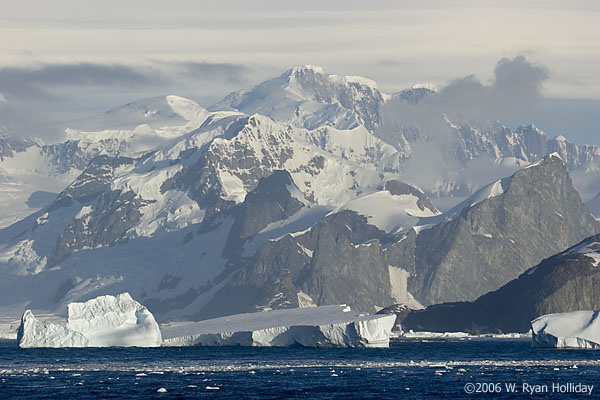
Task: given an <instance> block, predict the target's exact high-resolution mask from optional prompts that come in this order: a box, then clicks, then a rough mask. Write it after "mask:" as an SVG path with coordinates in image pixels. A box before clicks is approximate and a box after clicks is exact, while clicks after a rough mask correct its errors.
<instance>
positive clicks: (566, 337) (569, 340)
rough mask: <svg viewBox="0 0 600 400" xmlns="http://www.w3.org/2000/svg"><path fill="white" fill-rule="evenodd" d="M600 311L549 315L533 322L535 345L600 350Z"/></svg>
mask: <svg viewBox="0 0 600 400" xmlns="http://www.w3.org/2000/svg"><path fill="white" fill-rule="evenodd" d="M599 314H600V311H572V312H566V313H557V314H547V315H542V316H541V317H539V318H536V319H535V320H533V321H531V330H532V339H533V345H534V346H536V347H556V348H575V349H600V318H598V316H599Z"/></svg>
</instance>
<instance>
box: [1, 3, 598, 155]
mask: <svg viewBox="0 0 600 400" xmlns="http://www.w3.org/2000/svg"><path fill="white" fill-rule="evenodd" d="M598 21H600V3H599V2H597V1H578V0H572V1H553V0H546V1H528V2H523V1H513V0H505V1H493V0H491V1H481V0H480V1H474V0H469V1H468V0H457V1H431V0H421V1H404V0H399V1H377V0H374V1H368V2H365V1H354V0H344V1H341V0H330V1H322V0H320V1H312V0H309V1H296V2H288V1H280V0H277V1H275V0H269V1H265V0H255V1H220V2H212V1H211V2H207V1H196V0H170V1H164V0H162V1H155V0H146V1H139V0H128V1H122V0H120V1H115V0H103V1H96V0H90V1H81V0H54V1H52V2H50V1H47V0H21V1H19V2H7V3H6V4H3V10H2V13H1V14H0V37H1V38H2V41H1V43H0V103H3V104H5V105H4V108H5V111H4V112H3V111H1V110H0V118H3V117H6V118H8V117H7V115H9V114H10V115H25V118H27V119H31V118H28V117H27V115H35V116H36V118H39V120H40V121H41V120H43V119H44V118H49V119H51V120H55V121H56V120H67V119H74V118H79V117H82V116H85V115H92V114H98V113H101V112H104V111H106V110H108V109H110V108H114V107H117V106H119V105H121V104H125V103H127V102H130V101H134V100H137V99H140V98H144V97H152V96H158V95H165V94H178V95H181V96H185V97H190V98H193V99H195V100H197V101H198V102H200V104H202V105H204V106H209V105H211V104H212V103H214V102H216V101H217V100H218V99H220V98H221V97H223V96H224V95H226V94H227V93H229V92H231V91H233V90H236V89H240V88H244V87H250V86H252V85H254V84H257V83H259V82H261V81H263V80H265V79H268V78H271V77H274V76H276V75H278V74H280V73H281V72H283V71H284V70H286V69H288V68H290V67H292V66H295V65H301V64H315V65H320V66H322V67H323V68H324V69H325V71H326V72H328V73H335V74H339V75H360V76H365V77H368V78H371V79H373V80H375V81H376V82H377V83H378V85H379V87H380V89H381V90H383V91H384V92H387V93H393V92H395V91H398V90H401V89H404V88H406V87H409V86H411V85H412V84H415V83H424V82H427V83H434V84H436V85H438V86H439V87H444V86H447V85H451V84H453V83H455V82H457V81H459V82H464V79H466V78H468V77H472V78H471V79H474V80H476V81H478V82H481V83H482V84H483V85H491V86H493V85H494V83H493V82H494V79H496V75H495V74H496V68H497V65H498V63H499V61H500V60H503V59H509V60H512V59H515V58H516V57H520V56H522V57H524V58H525V59H526V60H527V62H528V63H530V64H531V65H533V66H534V67H536V68H537V67H539V68H540V69H543V70H544V71H546V76H545V78H544V79H543V81H542V82H541V85H540V88H539V90H540V94H541V95H540V98H539V101H538V102H537V103H536V104H535V105H534V106H532V107H531V108H528V109H527V110H513V112H511V114H510V115H502V117H503V118H504V119H505V120H506V122H507V123H510V124H513V125H517V124H519V123H529V122H533V123H535V124H536V125H537V126H538V127H540V128H541V129H543V130H545V131H547V132H548V133H549V134H550V135H551V136H554V135H555V134H563V135H565V136H567V137H568V138H569V139H571V140H573V141H575V142H576V143H595V144H600V125H599V122H600V108H599V106H600V74H598V73H597V71H599V70H600V24H598V23H597V22H598ZM7 105H10V107H12V108H11V110H10V112H7V111H6V109H7V107H8V106H7ZM27 129H31V124H30V125H29V127H28V128H27Z"/></svg>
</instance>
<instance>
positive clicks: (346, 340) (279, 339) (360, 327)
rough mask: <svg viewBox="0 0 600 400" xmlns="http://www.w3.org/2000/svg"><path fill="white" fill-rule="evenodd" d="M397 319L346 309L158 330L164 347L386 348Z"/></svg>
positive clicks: (312, 310) (323, 308)
mask: <svg viewBox="0 0 600 400" xmlns="http://www.w3.org/2000/svg"><path fill="white" fill-rule="evenodd" d="M395 321H396V316H395V315H394V314H388V315H368V314H361V313H357V312H354V311H352V310H351V309H350V307H348V306H346V305H339V306H335V305H334V306H320V307H309V308H295V309H285V310H273V311H265V312H258V313H249V314H237V315H231V316H227V317H221V318H215V319H209V320H205V321H199V322H175V323H169V324H164V325H162V326H161V329H162V334H163V346H295V345H300V346H306V347H389V341H390V335H391V332H392V328H393V327H394V323H395Z"/></svg>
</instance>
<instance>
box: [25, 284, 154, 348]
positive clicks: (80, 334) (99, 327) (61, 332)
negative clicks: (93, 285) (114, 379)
mask: <svg viewBox="0 0 600 400" xmlns="http://www.w3.org/2000/svg"><path fill="white" fill-rule="evenodd" d="M17 340H18V342H19V346H20V347H109V346H123V347H126V346H137V347H158V346H160V345H161V343H162V336H161V332H160V329H159V327H158V324H157V323H156V320H155V319H154V316H153V315H152V313H150V311H148V309H147V308H146V307H144V306H142V305H141V304H140V303H138V302H137V301H135V300H134V299H132V298H131V296H130V295H129V293H122V294H120V295H118V296H100V297H97V298H95V299H92V300H88V301H86V302H84V303H70V304H69V306H68V318H67V320H66V322H65V321H64V320H63V321H55V320H45V321H40V320H38V319H37V318H36V317H35V316H34V315H33V313H32V312H31V311H30V310H27V311H25V313H24V314H23V318H22V320H21V326H20V327H19V332H18V335H17Z"/></svg>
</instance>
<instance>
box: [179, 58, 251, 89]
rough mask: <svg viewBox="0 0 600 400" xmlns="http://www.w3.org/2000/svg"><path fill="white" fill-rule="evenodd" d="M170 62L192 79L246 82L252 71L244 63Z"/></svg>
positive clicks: (180, 72) (182, 73)
mask: <svg viewBox="0 0 600 400" xmlns="http://www.w3.org/2000/svg"><path fill="white" fill-rule="evenodd" d="M170 64H171V65H173V66H174V67H175V69H176V70H177V71H178V73H179V74H181V75H185V76H187V77H189V78H192V79H200V80H207V79H217V80H219V81H226V82H230V83H236V84H241V83H244V82H246V81H247V79H248V75H250V74H251V73H252V72H253V70H252V68H250V67H247V66H245V65H238V64H229V63H207V62H196V61H184V62H179V63H174V64H173V63H170Z"/></svg>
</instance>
